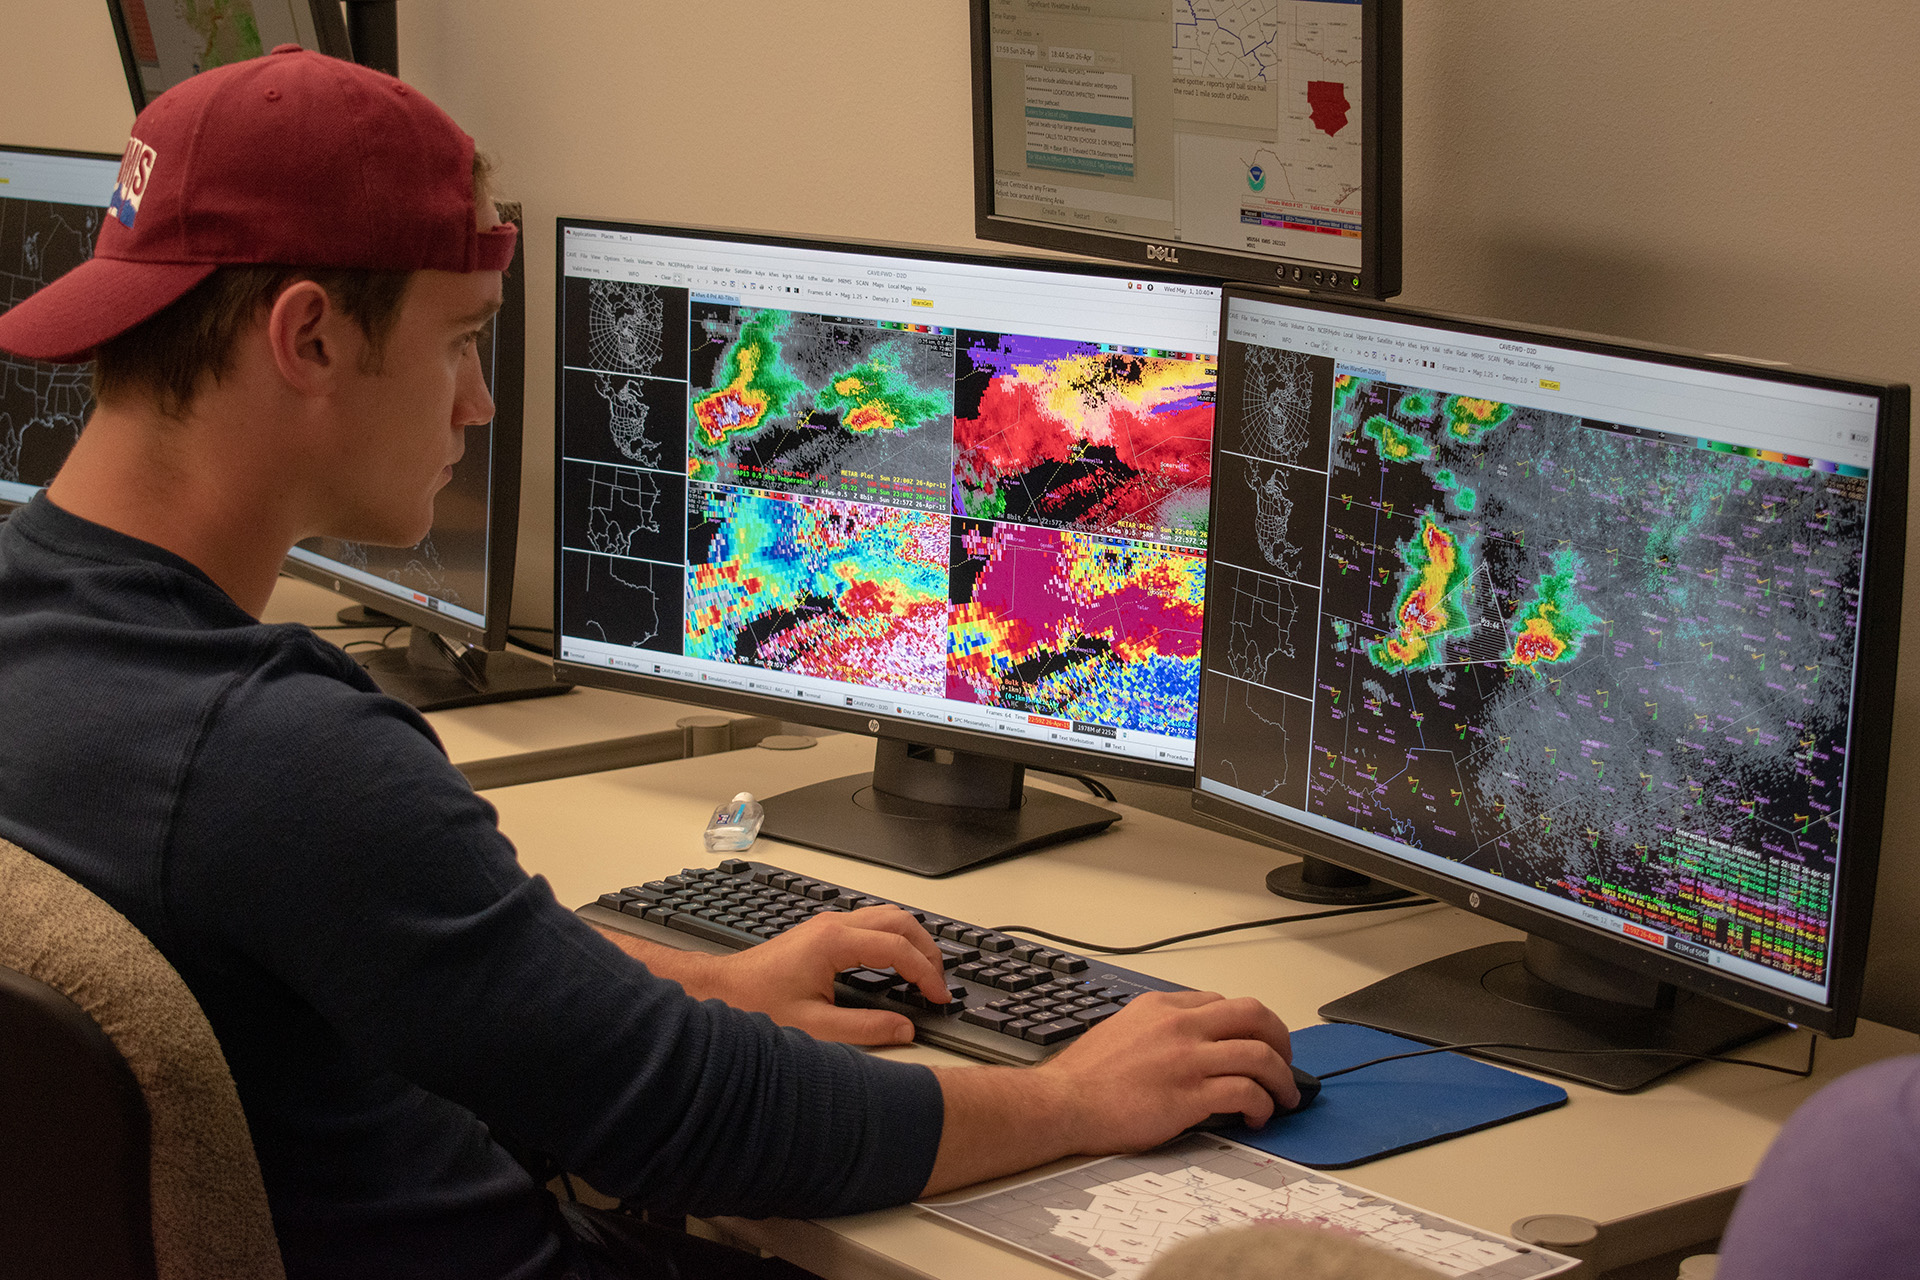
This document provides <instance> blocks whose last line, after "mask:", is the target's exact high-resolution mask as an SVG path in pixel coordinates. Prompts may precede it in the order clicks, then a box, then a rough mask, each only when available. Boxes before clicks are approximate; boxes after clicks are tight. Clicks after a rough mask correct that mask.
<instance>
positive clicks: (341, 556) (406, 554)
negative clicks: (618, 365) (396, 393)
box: [286, 204, 571, 711]
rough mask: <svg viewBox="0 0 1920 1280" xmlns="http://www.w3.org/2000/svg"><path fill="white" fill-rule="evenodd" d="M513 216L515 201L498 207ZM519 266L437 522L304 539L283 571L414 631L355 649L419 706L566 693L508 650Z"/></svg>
mask: <svg viewBox="0 0 1920 1280" xmlns="http://www.w3.org/2000/svg"><path fill="white" fill-rule="evenodd" d="M499 208H500V215H501V218H502V220H503V221H509V222H514V223H516V224H517V223H518V222H519V217H520V209H519V206H518V205H507V204H502V205H500V206H499ZM526 323H527V310H526V271H525V266H524V263H523V261H522V258H521V253H520V249H519V248H518V247H516V248H515V249H514V255H513V262H512V264H511V265H510V266H509V267H508V269H507V272H506V276H505V280H504V300H503V305H502V306H501V308H500V310H499V312H498V313H497V314H496V315H495V316H494V318H493V319H492V320H491V321H490V322H489V323H488V325H487V329H486V332H485V333H484V334H482V336H481V340H480V341H481V356H482V359H483V361H484V362H485V364H486V370H487V386H488V388H489V389H490V390H491V391H492V392H493V402H494V411H495V412H494V419H493V421H492V422H491V423H488V424H487V425H486V426H482V427H468V428H467V450H466V453H465V454H463V455H462V456H461V459H460V461H459V462H458V463H456V464H455V465H454V468H453V479H452V480H451V481H450V482H449V483H448V484H447V486H446V487H445V488H444V489H442V490H441V491H440V493H439V495H438V497H436V498H435V500H434V508H433V528H432V529H431V530H430V531H429V532H428V534H427V536H426V537H425V538H424V539H422V540H421V541H420V542H419V543H418V544H416V545H415V546H411V547H377V546H372V545H370V544H367V543H362V542H343V541H341V540H339V539H336V538H309V539H306V540H305V541H303V542H300V543H299V544H297V545H296V546H295V547H294V548H293V549H292V550H291V551H290V552H288V554H287V560H286V572H288V573H289V574H291V575H293V576H294V577H297V578H303V579H305V580H307V581H309V582H315V583H318V584H319V585H321V586H323V587H327V588H330V589H331V590H333V591H336V592H339V593H340V594H341V595H344V596H346V597H348V598H349V599H352V600H357V601H359V602H360V603H361V605H363V606H365V608H366V609H368V610H372V611H373V615H372V616H370V617H369V616H366V615H353V616H343V618H342V621H349V620H354V618H356V617H357V619H358V620H363V621H367V622H369V623H370V624H375V625H377V624H379V623H381V622H382V621H386V622H389V623H391V624H393V625H406V626H410V627H411V628H412V634H411V637H410V639H409V642H408V643H407V644H406V645H404V646H395V647H393V648H385V647H381V648H376V649H372V650H358V649H356V650H355V651H354V656H355V657H356V658H357V659H359V661H360V663H361V665H363V666H364V667H366V669H367V673H368V674H369V675H371V676H372V677H373V678H374V680H375V681H376V682H378V684H379V685H380V687H381V688H382V689H383V690H385V691H386V692H387V693H390V694H392V695H393V696H394V697H396V698H399V699H401V700H402V701H403V702H407V703H410V704H412V705H413V706H415V707H417V708H419V709H420V710H422V711H442V710H447V709H449V708H452V707H464V706H472V705H475V704H478V703H484V702H503V701H508V700H511V699H515V698H532V697H540V696H543V695H546V694H552V693H564V692H566V690H567V689H568V688H570V687H571V686H569V685H566V684H556V683H555V681H554V679H553V674H552V671H551V669H550V668H549V667H548V666H547V665H546V664H545V663H543V662H538V661H536V660H534V659H532V658H526V657H522V656H521V655H519V654H516V653H511V652H508V651H507V649H506V644H507V625H508V621H509V615H510V612H511V609H512V602H513V571H514V556H515V548H516V546H517V544H518V538H519V530H520V441H521V430H522V415H523V409H524V405H525V385H526Z"/></svg>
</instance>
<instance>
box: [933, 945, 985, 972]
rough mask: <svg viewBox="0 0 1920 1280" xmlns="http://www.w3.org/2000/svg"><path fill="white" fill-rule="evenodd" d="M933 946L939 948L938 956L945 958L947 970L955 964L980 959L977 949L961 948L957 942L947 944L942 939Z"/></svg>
mask: <svg viewBox="0 0 1920 1280" xmlns="http://www.w3.org/2000/svg"><path fill="white" fill-rule="evenodd" d="M934 945H935V946H937V947H939V948H940V954H941V955H943V956H945V957H946V961H947V968H949V969H951V968H953V966H955V965H957V964H966V963H967V962H968V961H970V960H978V959H979V958H980V952H979V949H978V948H975V947H963V946H961V945H960V944H959V943H957V942H948V941H946V940H945V939H944V938H943V939H941V940H940V941H939V942H937V943H935V944H934Z"/></svg>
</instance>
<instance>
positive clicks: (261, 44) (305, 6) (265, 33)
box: [107, 0, 390, 111]
mask: <svg viewBox="0 0 1920 1280" xmlns="http://www.w3.org/2000/svg"><path fill="white" fill-rule="evenodd" d="M107 11H108V13H109V14H110V15H111V16H112V18H113V34H114V38H115V39H116V40H117V41H118V42H119V45H120V64H121V66H122V67H123V68H124V69H125V71H126V73H127V89H128V92H130V93H131V94H132V95H133V109H134V110H135V111H144V110H146V107H147V104H148V103H149V102H151V101H153V100H154V99H155V98H157V97H159V96H160V95H161V94H162V93H165V92H166V91H167V90H168V89H171V88H173V86H175V85H177V84H179V83H180V82H181V81H182V80H185V79H187V78H188V77H189V76H194V75H198V74H199V73H200V72H202V71H207V70H211V69H212V68H214V67H219V66H225V65H226V64H227V63H229V62H244V61H246V60H247V59H248V58H257V57H259V56H260V55H261V54H263V53H268V52H270V51H271V50H272V49H273V48H274V47H275V46H276V45H282V44H297V45H299V46H300V47H301V48H303V49H313V50H316V51H318V52H320V53H324V54H327V55H329V56H330V57H335V58H350V57H352V56H353V53H352V50H351V49H350V48H349V46H348V42H347V26H346V23H345V22H344V21H343V20H342V18H341V16H340V4H339V0H107ZM370 65H375V64H370ZM381 70H390V68H388V67H385V66H382V67H381Z"/></svg>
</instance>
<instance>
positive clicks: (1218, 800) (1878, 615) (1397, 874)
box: [1193, 284, 1910, 1037]
mask: <svg viewBox="0 0 1920 1280" xmlns="http://www.w3.org/2000/svg"><path fill="white" fill-rule="evenodd" d="M1242 299H1244V300H1250V301H1255V302H1265V303H1278V304H1282V305H1287V306H1297V307H1306V308H1309V309H1317V310H1321V311H1326V312H1329V313H1332V314H1336V315H1347V316H1355V317H1360V318H1365V319H1374V320H1388V321H1396V322H1399V323H1403V324H1421V325H1435V326H1439V327H1442V328H1446V329H1454V330H1458V331H1461V332H1465V333H1469V334H1474V335H1477V336H1481V337H1489V338H1493V339H1495V340H1506V341H1513V342H1524V343H1530V344H1537V345H1552V346H1558V347H1562V348H1565V349H1571V350H1575V351H1582V352H1589V353H1594V354H1599V355H1608V356H1616V357H1621V358H1626V359H1634V360H1646V361H1651V362H1654V363H1658V364H1664V365H1669V366H1675V367H1680V368H1687V369H1695V370H1701V371H1705V372H1712V373H1724V374H1730V375H1734V376H1738V377H1743V378H1755V379H1760V380H1764V381H1771V382H1781V383H1790V384H1793V385H1798V386H1811V387H1817V388H1821V389H1824V390H1831V391H1840V392H1852V393H1857V394H1865V395H1871V396H1874V397H1875V398H1876V399H1877V400H1878V402H1879V405H1880V410H1879V416H1878V420H1877V422H1876V429H1875V433H1874V446H1873V467H1872V470H1871V472H1870V480H1869V489H1868V503H1869V507H1868V510H1869V512H1870V516H1871V522H1870V524H1869V525H1868V534H1867V544H1866V547H1865V550H1864V552H1863V571H1862V585H1861V598H1862V599H1861V613H1860V624H1859V635H1860V647H1859V652H1858V656H1857V658H1856V660H1855V664H1854V686H1853V704H1852V705H1853V714H1852V720H1851V737H1850V742H1849V747H1848V785H1847V801H1846V815H1845V817H1844V818H1843V819H1842V822H1841V835H1840V849H1841V863H1840V865H1841V867H1842V872H1841V874H1840V875H1838V876H1837V877H1836V879H1835V884H1834V900H1835V907H1834V923H1833V933H1832V943H1831V946H1830V948H1829V952H1828V954H1829V964H1828V971H1829V974H1830V985H1829V990H1828V994H1829V999H1828V1001H1827V1002H1826V1003H1823V1004H1822V1003H1813V1002H1810V1001H1808V1000H1806V999H1804V998H1802V997H1799V996H1792V995H1788V994H1786V993H1784V992H1782V991H1779V990H1776V989H1774V988H1770V987H1767V986H1765V985H1764V984H1762V983H1759V982H1757V981H1754V980H1750V979H1745V978H1737V977H1732V976H1729V975H1728V974H1727V973H1725V972H1724V971H1720V970H1715V969H1712V968H1710V967H1708V966H1706V965H1703V964H1698V963H1695V962H1693V961H1689V960H1684V959H1680V958H1677V957H1675V956H1673V955H1672V954H1670V953H1668V952H1666V951H1657V950H1655V949H1654V948H1652V947H1651V946H1648V945H1646V944H1643V943H1637V942H1633V941H1630V940H1628V939H1627V938H1625V937H1623V936H1621V935H1618V934H1615V933H1612V932H1609V931H1607V930H1604V929H1601V928H1598V927H1596V926H1593V925H1589V924H1585V923H1583V922H1581V921H1578V920H1574V919H1572V918H1570V917H1568V916H1564V915H1560V914H1557V913H1555V912H1552V911H1549V910H1548V909H1546V908H1544V907H1539V906H1535V905H1533V904H1531V903H1527V902H1523V901H1521V900H1519V899H1517V898H1509V897H1506V896H1504V895H1502V894H1500V893H1498V892H1496V891H1493V890H1490V889H1488V888H1486V887H1484V886H1482V885H1477V884H1467V883H1466V882H1464V881H1460V880H1455V879H1453V878H1451V877H1448V876H1445V875H1442V874H1439V873H1437V872H1433V871H1429V870H1427V869H1425V868H1423V867H1420V866H1417V865H1415V864H1412V863H1409V862H1403V861H1401V860H1399V859H1397V858H1394V857H1392V856H1390V855H1387V854H1383V853H1380V852H1378V851H1376V850H1373V849H1370V848H1367V847H1366V846H1363V845H1360V844H1357V843H1355V842H1352V841H1347V840H1343V839H1341V838H1339V837H1337V836H1333V835H1330V834H1328V833H1325V832H1322V831H1319V830H1316V829H1314V828H1311V827H1308V826H1306V825H1304V824H1300V823H1295V822H1292V821H1289V820H1288V819H1285V818H1281V817H1278V816H1276V815H1273V814H1268V813H1264V812H1262V811H1260V810H1258V809H1255V808H1253V807H1251V806H1248V805H1244V804H1241V803H1239V802H1238V801H1235V800H1231V799H1229V798H1227V797H1225V796H1221V795H1218V794H1215V793H1213V792H1209V791H1205V790H1202V789H1201V785H1200V775H1199V768H1200V761H1201V759H1202V757H1201V756H1200V754H1199V741H1200V740H1199V731H1198V729H1196V732H1195V739H1194V741H1195V748H1196V750H1195V757H1194V770H1195V772H1194V790H1193V807H1194V809H1195V811H1196V812H1198V813H1202V814H1205V815H1206V816H1207V817H1209V818H1213V819H1215V820H1218V821H1221V822H1224V823H1227V824H1228V825H1230V826H1232V827H1234V828H1235V829H1237V830H1239V831H1241V832H1243V833H1245V834H1246V835H1248V836H1250V837H1252V838H1254V839H1257V840H1259V841H1260V842H1262V843H1264V844H1267V845H1270V846H1272V847H1274V848H1277V849H1281V850H1284V851H1285V852H1288V853H1292V854H1296V855H1299V856H1303V857H1313V858H1319V859H1323V860H1325V861H1328V862H1333V863H1336V864H1338V865H1340V866H1343V867H1348V868H1350V869H1352V870H1354V871H1358V872H1361V873H1363V874H1365V875H1369V876H1372V877H1374V878H1376V879H1380V880H1385V881H1388V882H1389V883H1392V884H1397V885H1401V886H1404V887H1405V888H1408V889H1412V890H1415V891H1416V892H1419V893H1422V894H1425V895H1427V896H1429V897H1432V898H1434V899H1436V900H1437V901H1440V902H1443V903H1446V904H1448V905H1449V906H1454V907H1458V908H1460V909H1461V910H1464V911H1470V912H1473V913H1475V914H1477V915H1481V916H1485V917H1487V918H1488V919H1490V920H1495V921H1498V922H1499V923H1501V924H1504V925H1509V926H1511V927H1513V928H1515V929H1520V930H1524V931H1525V932H1527V933H1530V934H1535V935H1538V936H1540V937H1543V938H1547V939H1549V940H1550V941H1553V942H1558V943H1562V944H1564V945H1567V946H1571V947H1576V948H1579V949H1581V950H1582V951H1585V952H1587V953H1589V954H1592V955H1595V956H1598V957H1600V958H1601V959H1603V960H1606V961H1608V962H1610V963H1612V964H1615V965H1617V966H1620V967H1622V968H1625V969H1628V970H1630V971H1632V972H1635V973H1639V974H1642V975H1645V976H1647V977H1650V978H1654V979H1656V980H1658V981H1661V982H1666V983H1672V984H1674V985H1676V986H1680V987H1684V988H1686V989H1688V990H1692V991H1697V992H1700V993H1702V994H1705V995H1708V996H1712V997H1714V998H1716V999H1719V1000H1723V1001H1725V1002H1727V1003H1729V1004H1733V1005H1738V1006H1740V1007H1741V1008H1744V1009H1748V1010H1751V1011H1752V1012H1755V1013H1758V1014H1761V1015H1763V1016H1765V1017H1769V1018H1774V1019H1777V1020H1779V1021H1782V1022H1786V1023H1790V1024H1792V1025H1795V1026H1803V1027H1810V1028H1812V1029H1814V1030H1816V1031H1819V1032H1822V1033H1823V1034H1826V1035H1829V1036H1836V1037H1837V1036H1845V1035H1850V1034H1852V1031H1853V1027H1854V1023H1855V1021H1856V1019H1857V1017H1858V1014H1859V1006H1860V993H1861V988H1862V985H1863V983H1864V979H1865V972H1866V960H1867V945H1868V932H1869V927H1870V925H1871V923H1872V919H1873V899H1874V882H1875V879H1876V877H1877V873H1878V870H1879V862H1880V844H1881V826H1882V824H1883V822H1884V821H1885V817H1886V784H1887V773H1888V765H1889V761H1890V750H1891V737H1892V727H1893V701H1894V700H1893V689H1894V678H1895V675H1896V668H1897V663H1898V658H1899V634H1900V599H1901V591H1902V584H1903V577H1902V573H1903V565H1904V560H1905V554H1906V505H1907V455H1908V438H1907V436H1908V420H1909V410H1910V403H1909V401H1910V397H1909V391H1908V388H1907V387H1906V386H1905V385H1904V384H1901V383H1895V382H1882V381H1876V380H1873V379H1870V378H1859V377H1852V376H1848V375H1841V374H1834V373H1828V372H1822V371H1818V370H1811V369H1804V368H1799V367H1795V366H1791V365H1785V364H1779V363H1776V362H1766V363H1757V362H1748V361H1745V360H1741V359H1738V358H1736V357H1731V356H1721V355H1708V354H1706V353H1703V352H1697V351H1688V350H1684V349H1681V348H1676V347H1668V346H1661V345H1657V344H1653V343H1643V342H1632V341H1628V340H1626V339H1621V338H1612V337H1605V336H1601V335H1597V334H1588V333H1579V332H1575V331H1571V330H1564V329H1554V328H1548V327H1545V326H1528V327H1520V326H1517V325H1512V324H1506V323H1501V322H1498V321H1492V320H1485V319H1481V318H1479V317H1473V316H1462V315H1452V314H1447V313H1444V312H1437V311H1420V310H1415V309H1412V308H1407V307H1399V306H1395V305H1390V304H1384V303H1358V302H1347V301H1340V302H1334V301H1331V300H1328V299H1322V298H1313V299H1307V298H1301V297H1298V296H1296V295H1293V294H1290V293H1281V292H1278V291H1275V290H1271V289H1263V288H1259V287H1257V286H1249V285H1231V284H1230V285H1228V286H1227V287H1226V289H1225V290H1224V291H1223V293H1222V295H1221V303H1220V307H1221V310H1220V315H1221V340H1220V346H1221V351H1220V359H1221V381H1222V382H1223V383H1224V382H1225V381H1226V369H1227V364H1228V362H1229V360H1230V359H1237V354H1236V352H1235V349H1234V348H1233V347H1232V346H1231V345H1230V344H1229V343H1228V340H1227V337H1226V334H1227V328H1226V325H1227V317H1228V315H1229V312H1230V309H1231V308H1232V306H1233V304H1234V302H1235V301H1237V300H1242ZM1217 438H1218V437H1217V436H1216V439H1217ZM1218 514H1219V512H1218V508H1217V507H1216V508H1215V509H1214V516H1215V517H1216V518H1217V516H1218ZM1216 525H1217V519H1214V520H1210V522H1209V528H1210V529H1212V528H1214V527H1216ZM1209 547H1210V548H1211V541H1209ZM1209 558H1210V559H1211V557H1209ZM1214 582H1215V578H1214V576H1213V575H1212V574H1211V573H1209V575H1208V589H1209V592H1211V591H1212V589H1213V586H1214ZM1207 681H1208V673H1207V671H1206V670H1205V669H1204V668H1203V670H1202V672H1201V687H1202V689H1203V690H1204V689H1205V687H1206V685H1207ZM1203 699H1204V693H1203Z"/></svg>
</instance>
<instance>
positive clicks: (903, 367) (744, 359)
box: [687, 302, 954, 511]
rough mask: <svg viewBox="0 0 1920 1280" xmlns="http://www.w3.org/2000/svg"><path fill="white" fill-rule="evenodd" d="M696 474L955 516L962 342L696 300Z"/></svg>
mask: <svg viewBox="0 0 1920 1280" xmlns="http://www.w3.org/2000/svg"><path fill="white" fill-rule="evenodd" d="M691 324H692V328H693V339H692V355H691V360H692V364H691V379H692V389H691V393H690V399H691V403H690V405H689V412H688V422H687V475H688V476H690V477H691V478H693V479H695V480H708V481H717V482H720V483H725V484H741V485H748V486H751V487H754V488H759V489H773V490H778V491H780V492H784V493H801V494H819V495H822V496H828V497H839V498H852V499H858V500H864V501H870V502H886V503H891V504H893V505H895V506H901V507H912V508H916V509H919V510H926V511H943V510H945V508H946V505H947V481H948V475H949V470H950V468H949V455H950V452H951V448H952V424H953V349H954V336H953V333H952V331H951V330H936V329H931V328H928V327H927V326H924V325H922V326H915V325H908V324H900V323H895V322H890V321H871V320H856V319H844V318H836V317H832V316H820V315H812V314H809V313H805V312H793V311H781V310H773V309H761V308H751V307H735V306H727V305H723V304H719V303H711V302H695V303H694V304H693V311H692V320H691Z"/></svg>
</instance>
